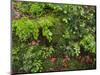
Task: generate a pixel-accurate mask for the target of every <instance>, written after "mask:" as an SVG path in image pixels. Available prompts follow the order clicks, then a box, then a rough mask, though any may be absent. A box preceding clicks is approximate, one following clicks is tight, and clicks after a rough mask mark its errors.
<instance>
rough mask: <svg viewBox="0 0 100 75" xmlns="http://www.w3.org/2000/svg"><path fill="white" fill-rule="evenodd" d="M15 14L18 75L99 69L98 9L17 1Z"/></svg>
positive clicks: (14, 59) (14, 62) (14, 55)
mask: <svg viewBox="0 0 100 75" xmlns="http://www.w3.org/2000/svg"><path fill="white" fill-rule="evenodd" d="M12 11H13V12H12V14H13V15H12V42H13V45H12V71H13V72H14V73H35V72H48V71H62V70H77V69H94V68H96V66H95V64H96V10H95V6H87V5H85V6H83V5H71V4H70V5H69V4H52V3H36V2H19V1H13V2H12ZM90 66H91V67H90Z"/></svg>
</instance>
